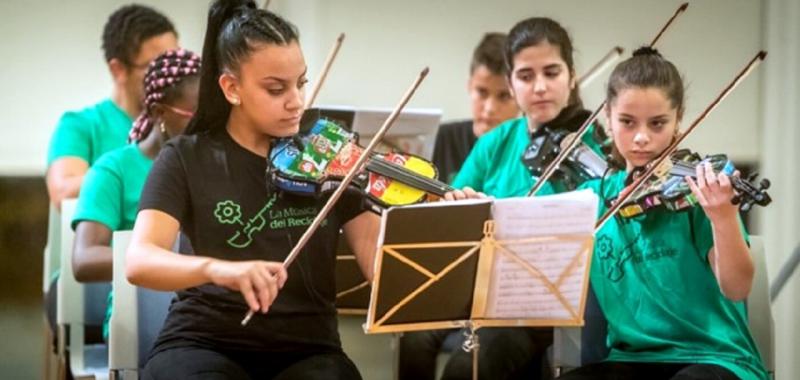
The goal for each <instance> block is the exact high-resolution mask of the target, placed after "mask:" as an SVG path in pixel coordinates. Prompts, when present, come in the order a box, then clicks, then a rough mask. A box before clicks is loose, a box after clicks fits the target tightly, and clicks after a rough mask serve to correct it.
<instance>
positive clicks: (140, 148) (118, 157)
mask: <svg viewBox="0 0 800 380" xmlns="http://www.w3.org/2000/svg"><path fill="white" fill-rule="evenodd" d="M199 73H200V57H199V56H198V55H197V54H195V53H192V52H190V51H187V50H183V49H181V50H168V51H166V52H165V53H163V54H161V55H160V56H158V57H157V58H156V59H155V60H153V62H152V63H151V64H150V65H149V66H148V70H147V74H146V76H145V78H144V87H145V92H146V93H145V101H144V110H143V111H142V113H141V114H140V115H139V117H138V118H137V119H136V121H135V122H134V123H133V128H132V129H131V132H130V140H132V141H134V142H136V144H131V145H128V146H124V147H122V148H118V149H116V150H113V151H111V152H109V153H107V154H105V155H104V156H103V157H101V158H100V160H98V161H97V163H96V164H95V165H94V166H92V168H91V169H89V172H88V174H87V176H86V180H85V181H84V184H83V188H82V189H81V193H80V196H79V198H78V205H77V208H76V210H75V215H74V216H73V219H72V228H74V229H75V247H74V252H73V257H72V263H73V264H72V270H73V274H74V275H75V279H76V280H78V281H80V282H97V281H111V276H112V265H111V264H112V256H113V255H112V252H111V237H112V233H113V231H121V230H130V229H133V223H134V220H135V218H136V213H137V212H138V208H139V197H140V195H141V193H142V187H143V186H144V182H145V179H146V178H147V174H148V173H149V172H150V168H151V167H152V165H153V159H154V158H155V157H156V155H157V154H158V152H159V151H160V150H161V146H162V145H163V144H164V142H166V140H167V139H169V138H170V137H172V136H177V135H179V134H181V133H182V132H183V130H184V128H186V125H187V124H188V122H189V118H190V117H191V116H192V113H193V112H194V109H195V108H196V106H197V91H198V78H199ZM108 310H109V313H107V315H106V317H107V318H106V322H105V323H104V326H103V327H104V328H103V336H104V337H107V336H108V329H107V327H108V326H107V325H108V316H109V314H110V310H111V304H110V302H109V305H108Z"/></svg>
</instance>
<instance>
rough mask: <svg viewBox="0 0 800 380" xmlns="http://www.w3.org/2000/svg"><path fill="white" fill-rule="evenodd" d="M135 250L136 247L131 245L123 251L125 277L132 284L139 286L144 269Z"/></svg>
mask: <svg viewBox="0 0 800 380" xmlns="http://www.w3.org/2000/svg"><path fill="white" fill-rule="evenodd" d="M136 251H137V250H136V247H133V246H131V247H130V248H128V250H127V252H125V256H126V258H125V278H126V279H127V280H128V282H129V283H131V284H132V285H136V286H141V284H142V281H143V279H142V276H143V274H144V270H143V268H142V263H141V259H140V258H139V255H138V254H137V252H136Z"/></svg>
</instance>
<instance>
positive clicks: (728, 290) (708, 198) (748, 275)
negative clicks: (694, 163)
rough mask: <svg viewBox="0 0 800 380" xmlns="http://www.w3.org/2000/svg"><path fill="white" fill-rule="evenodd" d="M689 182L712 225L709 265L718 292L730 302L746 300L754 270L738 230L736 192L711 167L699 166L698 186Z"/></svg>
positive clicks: (728, 180) (740, 232)
mask: <svg viewBox="0 0 800 380" xmlns="http://www.w3.org/2000/svg"><path fill="white" fill-rule="evenodd" d="M686 181H687V182H688V183H689V187H690V188H691V189H692V193H693V194H694V195H695V197H697V201H698V202H699V203H700V205H701V206H702V207H703V211H704V212H705V213H706V215H707V216H708V219H709V220H710V221H711V230H712V234H713V237H714V245H713V246H712V247H711V249H710V250H709V252H708V262H709V264H710V265H711V270H712V271H713V272H714V275H715V276H716V278H717V283H718V284H719V288H720V290H721V291H722V294H723V295H725V297H727V298H728V299H730V300H733V301H741V300H744V299H745V298H747V296H748V295H749V294H750V288H751V287H752V284H753V276H754V275H755V267H754V266H753V260H752V259H751V258H750V250H749V248H748V247H747V243H746V242H745V240H744V236H743V235H742V231H741V229H740V228H739V219H738V207H737V206H736V205H734V204H732V203H731V199H732V198H733V196H734V192H733V187H732V186H731V182H730V179H729V178H728V176H726V175H725V174H719V175H716V174H714V171H713V169H712V168H711V166H710V165H702V166H701V165H698V167H697V182H696V183H695V181H693V180H692V179H691V178H689V177H687V178H686Z"/></svg>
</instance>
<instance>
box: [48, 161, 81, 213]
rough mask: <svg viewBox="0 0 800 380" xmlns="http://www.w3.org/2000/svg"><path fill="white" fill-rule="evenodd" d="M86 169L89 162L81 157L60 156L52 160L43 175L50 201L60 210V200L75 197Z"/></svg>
mask: <svg viewBox="0 0 800 380" xmlns="http://www.w3.org/2000/svg"><path fill="white" fill-rule="evenodd" d="M88 170H89V164H88V163H87V162H86V161H84V160H83V159H82V158H78V157H62V158H59V159H56V160H55V161H53V163H52V164H50V167H49V168H48V169H47V176H46V177H45V182H46V183H47V194H48V195H49V196H50V202H52V203H53V204H54V205H55V206H56V208H58V209H59V210H61V201H63V200H64V199H69V198H77V197H78V193H79V191H80V189H81V183H83V177H84V176H85V175H86V172H87V171H88Z"/></svg>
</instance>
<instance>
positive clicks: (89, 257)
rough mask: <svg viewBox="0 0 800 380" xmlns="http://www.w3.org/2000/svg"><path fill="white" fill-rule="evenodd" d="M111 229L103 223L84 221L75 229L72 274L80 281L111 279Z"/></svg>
mask: <svg viewBox="0 0 800 380" xmlns="http://www.w3.org/2000/svg"><path fill="white" fill-rule="evenodd" d="M113 256H114V255H113V254H112V252H111V229H110V228H108V227H107V226H105V225H104V224H102V223H97V222H92V221H82V222H80V223H78V226H77V228H76V229H75V246H74V247H73V254H72V274H73V275H74V276H75V279H76V280H78V282H103V281H111V277H112V273H113V272H112V261H113V260H112V259H113Z"/></svg>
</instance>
